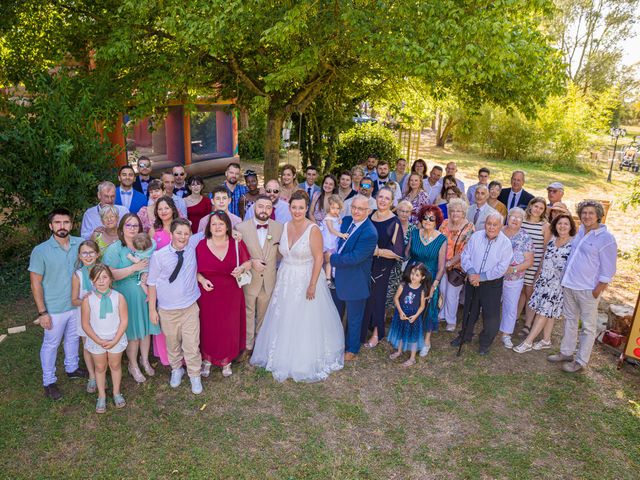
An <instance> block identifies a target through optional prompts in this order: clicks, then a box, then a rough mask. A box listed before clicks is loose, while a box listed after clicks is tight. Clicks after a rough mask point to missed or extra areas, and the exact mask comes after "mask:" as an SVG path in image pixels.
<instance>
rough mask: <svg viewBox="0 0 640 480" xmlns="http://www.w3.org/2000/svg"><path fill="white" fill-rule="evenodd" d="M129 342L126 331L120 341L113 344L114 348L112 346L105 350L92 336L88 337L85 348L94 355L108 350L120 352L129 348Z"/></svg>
mask: <svg viewBox="0 0 640 480" xmlns="http://www.w3.org/2000/svg"><path fill="white" fill-rule="evenodd" d="M128 343H129V342H128V341H127V334H126V333H125V334H123V335H122V338H120V341H119V342H118V343H116V344H115V345H114V346H113V348H110V349H109V350H105V349H104V348H102V347H101V346H100V345H98V344H97V343H96V342H94V341H93V340H91V338H89V337H87V343H86V344H85V348H86V349H87V351H88V352H89V353H93V354H94V355H100V354H101V353H107V352H109V353H120V352H124V350H125V349H126V348H127V344H128Z"/></svg>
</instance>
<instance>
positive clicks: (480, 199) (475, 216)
mask: <svg viewBox="0 0 640 480" xmlns="http://www.w3.org/2000/svg"><path fill="white" fill-rule="evenodd" d="M475 197H476V201H475V203H474V204H473V205H471V206H470V207H469V208H468V210H467V220H469V221H470V222H471V223H473V226H474V227H475V230H476V232H477V231H478V230H484V223H485V221H486V219H487V217H488V216H489V214H491V213H498V212H496V210H495V209H494V208H492V207H491V206H490V205H489V204H488V203H487V200H489V189H488V188H487V187H486V186H485V185H477V186H476V188H475Z"/></svg>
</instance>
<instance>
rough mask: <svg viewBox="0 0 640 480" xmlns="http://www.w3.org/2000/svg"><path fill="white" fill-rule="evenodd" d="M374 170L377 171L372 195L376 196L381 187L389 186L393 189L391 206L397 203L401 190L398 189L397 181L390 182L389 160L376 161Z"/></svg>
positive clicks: (400, 196)
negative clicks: (376, 164)
mask: <svg viewBox="0 0 640 480" xmlns="http://www.w3.org/2000/svg"><path fill="white" fill-rule="evenodd" d="M376 171H377V172H378V175H377V177H378V178H377V179H375V180H373V195H372V196H373V197H377V196H378V191H379V190H380V189H381V188H382V187H389V188H391V189H392V191H393V206H394V207H395V206H397V205H398V201H400V199H401V198H402V192H401V191H400V185H399V184H398V183H397V182H392V183H389V182H390V181H391V179H390V177H389V162H386V161H385V160H380V161H379V162H378V166H377V167H376Z"/></svg>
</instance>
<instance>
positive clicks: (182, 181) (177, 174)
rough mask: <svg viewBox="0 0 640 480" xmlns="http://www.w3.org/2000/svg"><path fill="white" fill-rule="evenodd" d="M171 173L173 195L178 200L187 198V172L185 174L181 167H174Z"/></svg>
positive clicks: (189, 192)
mask: <svg viewBox="0 0 640 480" xmlns="http://www.w3.org/2000/svg"><path fill="white" fill-rule="evenodd" d="M171 173H173V180H174V182H175V184H174V186H173V194H174V195H177V196H178V197H180V198H184V197H188V196H189V195H191V189H190V188H189V186H188V185H187V182H186V180H187V172H185V170H184V167H183V166H182V165H176V166H175V167H173V168H172V169H171Z"/></svg>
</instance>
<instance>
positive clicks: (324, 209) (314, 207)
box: [308, 174, 338, 226]
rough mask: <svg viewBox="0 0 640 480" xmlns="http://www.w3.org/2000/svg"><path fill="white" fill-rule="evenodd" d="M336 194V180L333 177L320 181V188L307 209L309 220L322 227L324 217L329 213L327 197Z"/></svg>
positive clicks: (329, 176) (327, 176)
mask: <svg viewBox="0 0 640 480" xmlns="http://www.w3.org/2000/svg"><path fill="white" fill-rule="evenodd" d="M337 193H338V180H337V179H336V177H334V176H333V175H331V174H329V175H325V176H324V178H323V179H322V188H321V190H320V192H319V193H316V194H315V195H314V196H313V199H312V200H311V207H310V208H309V214H308V216H309V220H311V221H312V222H314V223H315V224H316V225H318V226H322V221H323V220H324V217H326V216H327V213H328V212H329V197H330V196H331V195H334V194H337Z"/></svg>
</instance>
